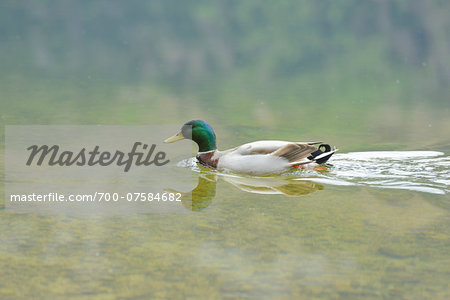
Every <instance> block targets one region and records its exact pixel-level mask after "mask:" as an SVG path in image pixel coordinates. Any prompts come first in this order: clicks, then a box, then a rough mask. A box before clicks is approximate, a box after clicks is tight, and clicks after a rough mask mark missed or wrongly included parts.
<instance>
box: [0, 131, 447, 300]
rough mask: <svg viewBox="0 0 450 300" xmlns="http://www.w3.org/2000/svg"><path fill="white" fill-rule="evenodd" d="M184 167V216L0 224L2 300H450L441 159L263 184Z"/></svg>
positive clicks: (420, 154)
mask: <svg viewBox="0 0 450 300" xmlns="http://www.w3.org/2000/svg"><path fill="white" fill-rule="evenodd" d="M255 130H256V131H257V132H258V133H256V134H255V135H256V136H258V135H264V134H266V133H265V132H262V133H261V132H259V130H258V127H245V126H244V129H243V130H241V131H240V133H241V134H240V135H237V136H236V137H232V136H233V133H235V132H236V128H231V129H228V130H227V128H226V126H222V127H221V128H220V132H221V133H222V134H223V135H224V136H225V137H227V138H226V139H225V141H226V142H229V143H232V142H233V141H236V142H238V141H239V140H240V139H246V137H247V136H248V135H252V132H254V131H255ZM274 131H276V129H275V130H274ZM238 132H239V131H238ZM270 132H271V131H270ZM281 132H283V130H281ZM271 133H272V132H271ZM219 140H220V136H219ZM185 142H186V143H188V141H185ZM186 157H187V158H186V159H185V160H182V161H180V162H179V163H178V167H177V168H180V169H182V168H184V169H186V168H187V169H188V170H189V169H190V172H192V174H193V176H194V177H195V178H196V180H197V181H198V185H197V186H196V187H195V188H194V190H193V191H192V192H190V191H184V192H185V193H183V197H182V205H183V206H184V209H185V212H186V213H167V214H123V215H122V214H115V215H105V214H98V215H96V214H95V213H94V214H88V215H83V214H75V215H70V214H69V215H48V214H15V213H11V212H7V211H5V210H0V232H1V235H0V237H1V243H0V252H1V256H0V257H1V258H0V265H1V267H0V278H2V282H1V283H0V296H1V298H2V299H16V298H29V297H38V298H48V297H50V298H60V297H65V298H71V297H73V298H76V299H78V298H89V299H115V298H143V299H148V298H170V299H177V298H207V299H214V298H218V299H219V298H286V299H287V298H291V299H292V298H297V299H303V298H314V297H316V298H344V299H349V298H361V297H365V298H411V299H423V298H434V299H444V298H446V297H447V296H448V293H449V291H448V282H449V255H448V253H450V243H449V230H448V228H449V220H450V219H449V210H450V202H449V199H450V198H449V193H450V189H449V180H450V168H449V164H450V158H449V157H448V156H447V155H446V154H445V153H443V152H440V151H366V152H343V151H340V152H338V153H337V154H335V155H334V156H333V157H332V159H330V161H329V163H328V164H327V165H326V166H325V168H321V169H298V170H294V171H293V172H290V173H288V174H284V175H280V176H266V177H252V176H242V175H238V174H228V173H220V172H217V171H214V170H210V169H207V168H203V167H199V166H198V165H197V164H196V163H195V161H194V159H193V158H190V159H189V158H188V157H189V153H187V154H186Z"/></svg>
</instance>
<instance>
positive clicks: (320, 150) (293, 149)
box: [224, 141, 337, 166]
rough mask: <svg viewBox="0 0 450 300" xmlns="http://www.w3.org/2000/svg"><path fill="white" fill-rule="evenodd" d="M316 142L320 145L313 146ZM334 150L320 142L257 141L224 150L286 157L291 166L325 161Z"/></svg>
mask: <svg viewBox="0 0 450 300" xmlns="http://www.w3.org/2000/svg"><path fill="white" fill-rule="evenodd" d="M317 144H320V146H318V147H316V146H313V145H317ZM336 151H337V150H336V149H333V150H331V147H330V146H329V145H327V144H321V142H305V143H297V142H287V141H257V142H252V143H248V144H244V145H242V146H239V147H237V148H233V149H229V150H228V151H224V152H225V153H229V154H237V155H240V156H251V155H271V156H278V157H282V158H284V159H286V160H287V161H288V162H289V164H290V165H291V166H299V165H303V164H307V163H311V162H317V163H319V164H322V163H325V162H326V161H327V160H328V159H329V158H330V157H331V155H333V153H334V152H336Z"/></svg>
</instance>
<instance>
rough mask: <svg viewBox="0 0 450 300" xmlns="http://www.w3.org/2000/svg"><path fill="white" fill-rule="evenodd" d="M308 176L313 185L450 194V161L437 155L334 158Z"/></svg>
mask: <svg viewBox="0 0 450 300" xmlns="http://www.w3.org/2000/svg"><path fill="white" fill-rule="evenodd" d="M307 172H309V175H310V176H311V177H312V178H315V179H314V180H315V181H318V182H321V183H327V184H333V185H343V184H346V185H365V186H372V187H379V188H391V189H407V190H413V191H421V192H426V193H433V194H446V193H449V192H450V189H449V184H450V157H448V156H444V153H442V152H436V151H376V152H350V153H344V154H336V155H335V156H334V157H333V158H332V162H331V165H330V167H329V169H328V171H327V172H321V173H318V172H316V174H312V173H311V171H307ZM297 173H298V172H297ZM299 175H300V174H299ZM311 177H310V178H309V179H311ZM297 180H302V178H298V179H297Z"/></svg>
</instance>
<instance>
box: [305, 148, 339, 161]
mask: <svg viewBox="0 0 450 300" xmlns="http://www.w3.org/2000/svg"><path fill="white" fill-rule="evenodd" d="M327 152H331V146H330V145H328V144H320V146H319V147H318V149H317V150H316V151H314V152H312V153H311V155H310V156H308V159H310V160H313V161H315V162H316V163H318V164H323V163H325V162H326V161H327V160H328V159H329V158H330V157H331V155H333V153H334V151H332V152H331V153H330V154H329V155H323V156H322V154H324V153H327ZM318 156H321V157H320V158H318V159H316V157H318Z"/></svg>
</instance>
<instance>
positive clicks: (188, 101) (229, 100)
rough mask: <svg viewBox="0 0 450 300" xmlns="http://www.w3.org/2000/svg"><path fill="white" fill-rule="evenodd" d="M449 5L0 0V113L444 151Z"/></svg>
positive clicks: (449, 126) (22, 120) (29, 120)
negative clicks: (189, 124) (193, 124)
mask: <svg viewBox="0 0 450 300" xmlns="http://www.w3.org/2000/svg"><path fill="white" fill-rule="evenodd" d="M449 15H450V4H449V3H448V2H447V1H420V0H413V1H387V0H384V1H356V0H353V1H345V2H337V1H279V2H278V1H6V0H3V1H1V2H0V49H1V50H0V51H1V52H0V53H1V54H0V68H1V72H0V96H1V117H2V119H3V123H6V124H154V123H170V124H174V123H175V124H178V123H180V124H182V123H184V122H185V121H187V120H189V119H192V118H202V119H205V120H207V121H208V122H209V123H211V125H213V127H217V126H226V127H227V128H231V127H232V126H236V127H239V128H241V129H240V130H237V131H239V132H238V134H233V133H230V134H231V135H234V137H233V138H231V139H228V136H227V133H226V132H224V133H222V136H223V137H222V139H223V141H222V145H223V146H231V145H232V144H234V143H236V142H241V140H245V139H248V138H252V137H254V138H262V137H266V138H291V139H292V138H294V139H297V140H310V139H315V138H319V139H327V140H328V141H329V142H331V143H334V144H338V146H339V147H340V148H341V149H342V150H369V149H377V150H379V149H437V150H448V149H449V146H448V145H449V136H450V120H449V118H448V115H449V106H450V105H449V97H448V94H449V86H450V18H448V16H449ZM244 126H249V127H244ZM255 128H257V129H258V130H256V131H257V132H255V130H254V129H255ZM224 131H227V130H224ZM247 131H248V132H247ZM219 132H220V129H219ZM274 135H275V136H274ZM240 136H242V138H239V137H240ZM330 140H331V141H330ZM219 144H220V136H219ZM219 146H220V145H219Z"/></svg>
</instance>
